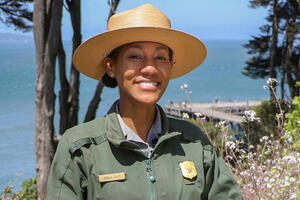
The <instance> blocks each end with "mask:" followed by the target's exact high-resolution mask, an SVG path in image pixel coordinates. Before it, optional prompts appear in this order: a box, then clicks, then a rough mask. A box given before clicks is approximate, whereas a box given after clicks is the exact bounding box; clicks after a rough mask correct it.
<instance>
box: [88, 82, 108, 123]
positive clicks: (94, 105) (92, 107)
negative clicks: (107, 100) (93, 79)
mask: <svg viewBox="0 0 300 200" xmlns="http://www.w3.org/2000/svg"><path fill="white" fill-rule="evenodd" d="M103 86H104V85H103V83H102V82H99V83H98V85H97V88H96V91H95V93H94V96H93V98H92V100H91V102H90V104H89V107H88V110H87V112H86V114H85V117H84V122H88V121H91V120H93V119H95V117H96V112H97V109H98V106H99V103H100V101H101V94H102V90H103Z"/></svg>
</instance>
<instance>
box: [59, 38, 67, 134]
mask: <svg viewBox="0 0 300 200" xmlns="http://www.w3.org/2000/svg"><path fill="white" fill-rule="evenodd" d="M60 35H61V34H60ZM65 61H66V54H65V50H64V47H63V42H62V38H61V37H60V40H59V51H58V65H59V66H58V67H59V82H60V91H59V114H60V119H59V134H60V135H62V134H63V133H64V132H65V130H67V128H68V113H69V104H68V96H69V95H68V94H69V88H70V85H69V82H68V80H67V78H66V63H65Z"/></svg>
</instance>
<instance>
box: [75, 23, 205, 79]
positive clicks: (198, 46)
mask: <svg viewBox="0 0 300 200" xmlns="http://www.w3.org/2000/svg"><path fill="white" fill-rule="evenodd" d="M141 41H149V42H157V43H161V44H164V45H166V46H168V47H169V48H171V49H172V50H173V59H174V60H175V61H176V63H175V64H174V65H173V68H172V72H171V75H170V79H174V78H177V77H179V76H182V75H184V74H186V73H188V72H190V71H192V70H193V69H195V68H196V67H198V66H199V65H200V64H201V63H202V62H203V61H204V59H205V58H206V55H207V50H206V47H205V45H204V44H203V42H202V41H201V40H199V39H198V38H196V37H194V36H192V35H190V34H188V33H185V32H182V31H178V30H174V29H169V28H161V27H131V28H123V29H117V30H113V31H108V32H104V33H101V34H99V35H96V36H94V37H92V38H90V39H88V40H87V41H85V42H84V43H82V44H81V45H80V46H79V47H78V48H77V50H76V51H75V53H74V56H73V63H74V65H75V67H76V68H77V69H78V71H80V72H81V73H83V74H85V75H86V76H89V77H91V78H93V79H96V80H101V79H102V76H103V75H104V74H105V72H106V71H105V66H104V55H105V54H109V53H110V52H111V51H112V50H114V49H115V48H117V47H120V46H122V45H124V44H128V43H132V42H141Z"/></svg>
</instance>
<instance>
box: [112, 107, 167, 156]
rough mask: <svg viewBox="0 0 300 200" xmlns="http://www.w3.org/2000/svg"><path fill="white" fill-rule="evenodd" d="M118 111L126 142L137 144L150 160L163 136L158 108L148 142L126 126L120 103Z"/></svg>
mask: <svg viewBox="0 0 300 200" xmlns="http://www.w3.org/2000/svg"><path fill="white" fill-rule="evenodd" d="M116 110H117V116H118V120H119V123H120V126H121V129H122V132H123V134H124V136H125V138H126V140H127V141H131V142H133V143H135V144H137V145H138V146H139V147H140V149H141V150H142V151H143V152H144V154H145V156H146V157H148V158H149V157H150V156H151V153H152V151H153V149H154V146H155V145H156V143H157V141H158V138H159V137H160V136H161V131H162V127H161V126H162V123H161V116H160V111H159V109H158V107H157V106H156V117H155V121H154V123H153V124H152V126H151V128H150V130H149V132H148V136H147V142H144V141H143V140H142V139H141V138H140V137H139V136H138V135H137V134H136V133H135V132H134V131H133V130H132V129H131V128H129V127H128V126H127V125H126V124H125V122H124V121H123V119H122V117H121V115H120V113H119V102H118V103H117V105H116Z"/></svg>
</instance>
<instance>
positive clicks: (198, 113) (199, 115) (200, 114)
mask: <svg viewBox="0 0 300 200" xmlns="http://www.w3.org/2000/svg"><path fill="white" fill-rule="evenodd" d="M195 115H196V117H201V116H203V115H202V113H200V112H195Z"/></svg>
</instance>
